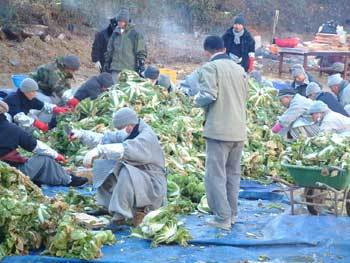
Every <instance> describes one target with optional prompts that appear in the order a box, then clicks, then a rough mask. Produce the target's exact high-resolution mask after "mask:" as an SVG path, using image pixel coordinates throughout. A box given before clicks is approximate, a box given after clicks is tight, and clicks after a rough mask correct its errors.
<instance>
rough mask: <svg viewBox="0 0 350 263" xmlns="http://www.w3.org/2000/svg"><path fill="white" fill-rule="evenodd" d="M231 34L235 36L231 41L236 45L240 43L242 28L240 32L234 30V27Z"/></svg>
mask: <svg viewBox="0 0 350 263" xmlns="http://www.w3.org/2000/svg"><path fill="white" fill-rule="evenodd" d="M232 32H233V35H234V36H235V39H234V40H233V42H234V43H235V44H236V45H239V44H241V36H243V34H244V29H243V30H242V31H241V32H236V31H235V30H234V29H232Z"/></svg>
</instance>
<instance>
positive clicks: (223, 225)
mask: <svg viewBox="0 0 350 263" xmlns="http://www.w3.org/2000/svg"><path fill="white" fill-rule="evenodd" d="M207 224H208V225H210V226H213V227H216V228H220V229H223V230H227V231H230V230H231V224H230V223H225V222H219V221H217V220H215V219H210V220H208V221H207Z"/></svg>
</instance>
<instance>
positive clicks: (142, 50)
mask: <svg viewBox="0 0 350 263" xmlns="http://www.w3.org/2000/svg"><path fill="white" fill-rule="evenodd" d="M116 20H117V22H118V25H117V27H116V28H115V30H114V31H113V34H112V36H111V38H110V39H109V42H108V45H107V51H106V53H105V65H104V71H106V72H110V73H111V74H112V76H113V80H114V82H115V83H117V82H118V79H119V74H120V72H121V71H122V70H125V69H128V70H134V71H136V72H137V73H139V74H141V73H142V72H143V71H144V70H145V59H146V57H147V51H146V43H145V40H144V38H143V36H142V34H141V33H140V32H138V31H137V30H136V28H135V26H134V25H132V24H131V23H130V16H129V11H128V10H127V9H121V10H120V12H119V13H118V15H117V17H116Z"/></svg>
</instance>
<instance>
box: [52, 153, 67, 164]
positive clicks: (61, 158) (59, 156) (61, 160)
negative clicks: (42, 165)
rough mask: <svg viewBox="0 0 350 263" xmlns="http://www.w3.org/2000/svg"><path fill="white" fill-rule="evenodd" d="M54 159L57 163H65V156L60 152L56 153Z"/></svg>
mask: <svg viewBox="0 0 350 263" xmlns="http://www.w3.org/2000/svg"><path fill="white" fill-rule="evenodd" d="M55 160H56V161H57V162H59V163H67V160H66V158H65V157H64V156H63V155H62V154H58V155H57V157H56V159H55Z"/></svg>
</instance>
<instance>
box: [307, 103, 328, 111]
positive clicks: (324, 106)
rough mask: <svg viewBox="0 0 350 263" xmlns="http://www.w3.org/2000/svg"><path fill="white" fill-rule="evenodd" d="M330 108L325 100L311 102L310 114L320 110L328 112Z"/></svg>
mask: <svg viewBox="0 0 350 263" xmlns="http://www.w3.org/2000/svg"><path fill="white" fill-rule="evenodd" d="M328 110H329V108H328V106H327V104H325V103H324V102H323V101H320V100H317V101H315V102H314V103H313V104H311V106H310V108H309V114H313V113H318V112H326V111H328Z"/></svg>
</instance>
